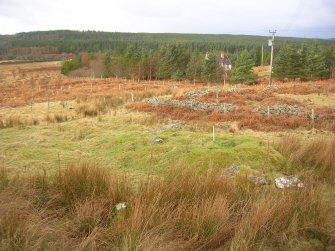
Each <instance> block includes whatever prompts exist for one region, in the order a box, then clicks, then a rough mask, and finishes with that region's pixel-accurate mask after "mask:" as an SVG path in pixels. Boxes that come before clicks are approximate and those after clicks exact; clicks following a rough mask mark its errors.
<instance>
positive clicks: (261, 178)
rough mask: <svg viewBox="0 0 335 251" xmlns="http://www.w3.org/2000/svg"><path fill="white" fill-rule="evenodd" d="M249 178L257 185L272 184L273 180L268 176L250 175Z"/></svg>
mask: <svg viewBox="0 0 335 251" xmlns="http://www.w3.org/2000/svg"><path fill="white" fill-rule="evenodd" d="M248 180H249V181H250V182H252V183H254V184H255V185H257V186H263V185H270V184H271V181H270V180H269V179H268V177H266V176H255V175H250V176H249V177H248Z"/></svg>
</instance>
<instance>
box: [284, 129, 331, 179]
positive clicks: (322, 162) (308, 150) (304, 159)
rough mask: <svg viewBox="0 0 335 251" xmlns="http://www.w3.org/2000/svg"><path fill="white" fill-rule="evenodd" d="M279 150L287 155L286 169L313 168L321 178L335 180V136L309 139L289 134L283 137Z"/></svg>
mask: <svg viewBox="0 0 335 251" xmlns="http://www.w3.org/2000/svg"><path fill="white" fill-rule="evenodd" d="M278 150H279V151H280V152H281V153H282V154H283V155H284V156H286V157H287V159H288V162H287V166H286V169H288V170H295V169H298V170H299V171H301V172H303V171H310V170H313V171H314V173H315V174H317V175H318V176H319V177H320V178H321V179H323V180H326V181H328V182H334V179H335V154H334V153H335V138H334V137H331V138H318V139H314V140H312V141H307V140H304V139H302V138H298V137H297V136H292V135H288V136H285V137H283V138H282V139H281V141H280V143H279V144H278Z"/></svg>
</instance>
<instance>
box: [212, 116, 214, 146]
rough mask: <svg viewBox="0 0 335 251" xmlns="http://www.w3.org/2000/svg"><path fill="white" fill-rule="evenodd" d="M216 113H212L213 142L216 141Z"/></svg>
mask: <svg viewBox="0 0 335 251" xmlns="http://www.w3.org/2000/svg"><path fill="white" fill-rule="evenodd" d="M214 120H215V117H214V111H213V112H212V128H213V142H214V141H215V125H214Z"/></svg>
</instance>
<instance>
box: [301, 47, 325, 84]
mask: <svg viewBox="0 0 335 251" xmlns="http://www.w3.org/2000/svg"><path fill="white" fill-rule="evenodd" d="M306 58H307V60H306V69H307V71H306V77H307V79H308V80H317V79H322V78H326V77H327V75H328V69H327V64H326V57H325V54H324V53H323V51H322V50H321V48H320V46H319V45H318V44H314V45H313V46H311V47H310V48H309V49H308V51H307V57H306Z"/></svg>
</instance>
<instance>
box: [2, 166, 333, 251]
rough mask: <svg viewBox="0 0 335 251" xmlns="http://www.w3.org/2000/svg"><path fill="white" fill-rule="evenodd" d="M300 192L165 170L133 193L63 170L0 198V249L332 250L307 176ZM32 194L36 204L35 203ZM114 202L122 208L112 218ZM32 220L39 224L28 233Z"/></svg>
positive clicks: (112, 176) (83, 171)
mask: <svg viewBox="0 0 335 251" xmlns="http://www.w3.org/2000/svg"><path fill="white" fill-rule="evenodd" d="M9 182H11V181H9ZM306 184H308V185H306V186H305V187H304V188H302V189H299V190H290V191H278V190H276V189H275V188H274V187H255V186H252V185H251V184H250V183H249V182H248V181H247V178H246V177H244V176H243V175H240V176H237V177H236V178H231V177H227V176H225V175H222V174H221V173H218V172H214V171H209V172H207V173H205V174H196V173H194V172H193V171H191V170H187V169H186V170H185V169H173V170H171V172H169V173H168V174H167V175H166V176H165V177H164V178H159V177H147V178H144V179H141V180H140V181H139V183H137V185H136V186H135V184H134V183H132V182H130V181H129V179H127V177H124V176H122V175H120V174H117V173H114V172H112V171H110V170H108V169H103V168H102V167H99V166H97V165H95V164H91V163H89V162H81V163H79V164H70V165H68V166H67V167H66V168H65V169H63V170H60V171H59V173H57V174H54V175H50V176H48V175H46V174H45V173H44V174H43V175H40V176H38V177H35V178H33V179H32V178H27V179H25V178H23V179H22V180H21V185H16V186H14V185H12V186H11V187H7V188H5V189H4V190H3V191H1V192H0V197H1V199H2V201H4V202H6V201H8V200H9V198H10V196H11V197H12V196H13V194H15V195H16V196H15V198H16V199H15V200H14V201H12V203H11V205H10V206H9V204H8V205H7V204H3V205H2V206H0V230H1V231H0V239H1V241H0V248H1V249H12V250H15V249H16V250H29V249H39V248H43V247H44V248H48V249H57V248H61V249H98V250H106V249H109V250H176V249H178V250H260V249H262V250H264V249H266V250H289V249H290V250H292V249H305V248H307V249H320V248H321V249H326V248H330V247H331V246H332V245H334V244H335V239H334V232H333V230H334V228H333V227H334V222H333V220H334V219H333V217H332V215H331V212H332V210H333V205H332V203H329V202H327V201H326V200H325V199H324V193H325V186H324V185H320V184H318V183H316V182H315V181H314V179H313V177H312V176H311V178H310V179H308V180H306ZM28 194H29V195H30V196H27V195H28ZM42 195H43V196H45V197H44V198H46V199H45V201H46V202H45V203H44V204H38V203H35V201H36V197H41V196H42ZM59 202H63V204H59ZM120 202H125V203H126V205H127V207H126V208H125V209H123V210H120V211H118V210H117V209H116V207H115V205H116V204H117V203H120ZM64 203H65V204H64ZM64 208H66V209H67V210H64ZM18 209H20V211H17V210H18ZM18 213H19V214H20V217H17V216H15V215H17V214H18ZM13 215H14V216H13ZM18 219H20V220H19V221H18ZM33 219H34V220H38V221H41V222H43V224H38V223H34V224H32V222H31V221H32V220H33ZM28 226H29V227H28ZM51 228H52V231H51V230H50V229H51Z"/></svg>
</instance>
